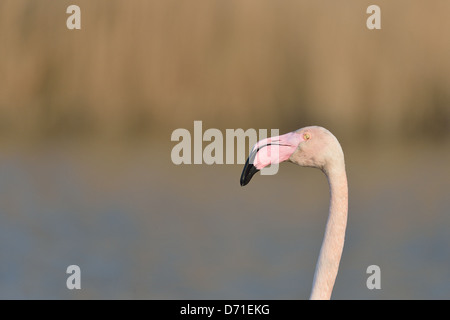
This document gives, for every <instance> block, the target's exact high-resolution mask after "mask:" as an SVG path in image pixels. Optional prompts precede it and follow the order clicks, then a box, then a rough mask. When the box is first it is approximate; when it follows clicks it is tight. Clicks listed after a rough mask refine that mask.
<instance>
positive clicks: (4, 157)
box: [0, 143, 450, 299]
mask: <svg viewBox="0 0 450 320" xmlns="http://www.w3.org/2000/svg"><path fill="white" fill-rule="evenodd" d="M170 148H171V146H168V145H167V146H166V145H158V144H156V143H149V144H145V145H140V146H132V147H130V146H122V147H117V146H115V147H104V146H100V147H99V146H92V147H86V146H83V147H62V146H58V147H55V146H46V147H39V148H35V149H34V150H35V151H30V150H29V149H27V151H24V150H19V149H18V148H9V149H8V148H5V149H4V150H3V151H4V152H2V153H1V154H0V261H1V264H0V283H1V286H0V298H3V299H16V298H19V299H24V298H27V299H29V298H31V299H40V298H44V299H47V298H52V299H53V298H57V299H59V298H64V299H66V298H67V299H72V298H100V299H109V298H125V299H128V298H133V299H141V298H142V299H147V298H150V299H160V298H173V299H306V298H308V297H309V291H310V288H311V283H312V278H313V273H314V267H315V263H316V259H317V256H318V251H319V249H320V245H321V240H322V236H323V231H324V227H325V221H326V218H327V210H328V197H329V195H328V185H327V182H326V179H325V177H324V176H323V174H322V173H321V172H320V171H319V170H315V169H310V168H299V167H297V166H295V165H292V164H282V165H281V166H280V171H279V173H278V174H277V175H275V176H260V175H257V176H255V177H254V178H253V180H252V181H251V183H250V184H249V185H248V186H246V187H244V188H243V187H240V186H239V182H238V180H239V177H240V174H241V170H242V167H241V166H240V165H212V166H207V165H181V166H175V165H173V164H172V163H171V161H170ZM344 149H345V148H344ZM448 150H449V148H448V146H445V147H443V146H440V147H431V146H426V145H421V146H413V147H411V148H402V149H400V148H398V147H377V148H373V149H372V148H364V149H363V148H347V149H346V150H345V152H346V159H347V171H348V176H349V184H350V203H349V208H350V209H349V223H348V229H347V237H346V245H345V249H344V254H343V258H342V262H341V266H340V271H339V275H338V278H337V281H336V285H335V290H334V293H333V298H335V299H347V298H348V299H381V298H386V299H406V298H411V299H448V298H450V276H449V272H450V247H449V243H450V233H449V232H448V231H449V226H450V215H449V212H450V200H449V197H448V190H450V179H449V178H450V172H449V168H448V164H449V163H450V152H449V151H448ZM72 264H76V265H79V266H80V268H81V286H82V289H81V290H73V291H71V290H68V289H67V288H66V279H67V277H68V274H66V268H67V266H69V265H72ZM372 264H376V265H379V266H380V268H381V290H368V289H367V287H366V280H367V277H368V275H367V274H366V269H367V267H368V266H369V265H372Z"/></svg>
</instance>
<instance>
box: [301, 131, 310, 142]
mask: <svg viewBox="0 0 450 320" xmlns="http://www.w3.org/2000/svg"><path fill="white" fill-rule="evenodd" d="M303 139H305V140H309V139H311V135H310V134H309V132H305V133H304V134H303Z"/></svg>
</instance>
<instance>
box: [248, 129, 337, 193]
mask: <svg viewBox="0 0 450 320" xmlns="http://www.w3.org/2000/svg"><path fill="white" fill-rule="evenodd" d="M285 161H289V162H293V163H295V164H298V165H300V166H302V167H314V168H319V169H321V170H322V171H324V172H325V173H328V172H329V171H330V170H331V169H332V167H334V166H335V165H336V164H342V165H343V164H344V153H343V151H342V148H341V146H340V144H339V142H338V140H337V139H336V137H335V136H334V135H333V134H332V133H331V132H330V131H328V130H327V129H325V128H322V127H318V126H311V127H305V128H301V129H298V130H296V131H293V132H289V133H287V134H284V135H281V136H277V137H270V138H267V139H263V140H261V141H258V142H257V143H256V144H255V146H254V147H253V149H252V151H251V152H250V155H249V157H248V159H247V161H246V163H245V166H244V170H243V171H242V175H241V181H240V182H241V186H245V185H247V184H248V183H249V182H250V180H251V179H252V177H253V175H254V174H255V173H257V172H258V171H260V170H261V169H262V168H265V167H267V166H268V165H271V164H277V163H281V162H285Z"/></svg>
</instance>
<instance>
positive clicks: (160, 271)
mask: <svg viewBox="0 0 450 320" xmlns="http://www.w3.org/2000/svg"><path fill="white" fill-rule="evenodd" d="M71 4H76V5H78V6H80V8H81V28H82V29H81V30H68V29H67V28H66V19H67V17H68V16H69V15H68V14H66V8H67V7H68V6H69V5H71ZM372 4H377V5H379V6H380V7H381V20H382V21H381V25H382V29H381V30H374V31H370V30H368V29H367V28H366V19H367V17H368V16H369V15H368V14H366V8H367V7H368V6H369V5H372ZM449 14H450V2H449V1H447V0H431V1H423V0H397V1H387V0H376V1H347V0H345V1H331V0H329V1H312V0H308V1H300V0H295V1H294V0H282V1H275V0H273V1H272V0H258V1H256V0H255V1H252V0H239V1H238V0H227V1H225V0H224V1H221V0H194V1H180V0H159V1H153V0H148V1H144V0H130V1H125V0H95V1H93V0H76V1H66V0H58V1H53V0H1V1H0V147H1V148H0V298H177V299H276V298H284V299H297V298H307V297H308V294H309V290H310V286H311V283H312V277H313V272H314V266H315V262H316V259H317V256H318V251H319V249H320V244H321V239H322V236H323V230H324V225H325V220H326V212H327V210H328V200H329V199H328V185H327V183H326V180H325V179H324V178H323V176H322V174H321V173H320V172H319V171H314V170H310V169H300V168H297V167H295V166H292V165H284V164H283V165H282V166H281V167H280V172H279V173H278V174H277V175H276V176H269V177H260V176H257V177H255V178H253V179H254V180H255V181H252V182H251V183H250V185H249V186H246V187H245V188H241V187H240V186H239V184H238V180H239V177H240V174H241V170H242V166H241V165H222V166H220V165H212V166H207V165H195V166H194V165H192V166H189V165H181V166H175V165H174V164H173V163H172V162H171V160H170V151H171V148H172V147H173V146H174V145H175V142H171V141H170V136H171V133H172V132H173V130H175V129H177V128H186V129H188V130H190V131H191V133H192V134H193V121H194V120H202V121H203V130H206V129H207V128H219V129H225V128H230V129H236V128H244V129H247V128H255V129H266V128H267V129H272V128H274V129H279V130H280V133H285V132H289V131H292V130H295V129H298V128H300V127H302V126H305V125H311V124H317V125H321V126H324V127H327V128H328V129H330V130H331V131H332V132H333V133H334V134H335V135H336V136H337V137H338V138H339V140H340V141H341V143H342V145H343V147H344V150H345V154H346V162H347V172H348V176H349V181H350V203H349V224H348V232H347V238H346V239H347V242H346V247H345V250H344V255H343V259H342V263H341V269H340V273H339V275H338V279H337V282H336V287H335V291H334V295H333V297H334V298H358V299H374V298H394V299H395V298H420V299H428V298H438V299H442V298H444V299H447V298H449V297H450V281H449V270H450V249H449V248H450V247H449V246H448V243H449V242H450V234H449V232H448V230H449V227H450V217H449V214H448V212H449V211H450V203H449V200H448V190H450V172H449V169H448V163H449V162H450V152H449V151H450V148H449V139H448V138H449V136H450V59H449V58H450V19H449ZM91 142H92V143H91ZM135 142H139V143H135ZM204 144H206V143H204ZM72 146H73V147H72ZM71 264H77V265H79V266H80V268H81V270H82V290H77V291H70V290H68V289H67V288H66V286H65V284H66V279H67V277H68V275H67V274H66V273H65V270H66V268H67V266H69V265H71ZM372 264H377V265H379V266H380V267H381V271H382V278H381V279H382V289H381V290H368V289H367V287H366V279H367V276H368V275H367V274H366V268H367V266H369V265H372Z"/></svg>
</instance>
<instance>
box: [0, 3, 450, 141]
mask: <svg viewBox="0 0 450 320" xmlns="http://www.w3.org/2000/svg"><path fill="white" fill-rule="evenodd" d="M69 4H72V2H70V1H57V2H55V1H51V0H39V1H24V0H18V1H12V0H3V1H2V2H1V3H0V38H1V46H2V48H1V52H0V74H1V75H2V76H1V78H0V81H1V82H0V133H1V136H2V137H16V136H21V137H30V136H33V137H35V136H36V135H38V136H41V137H44V138H52V137H55V136H67V135H86V134H88V135H90V136H96V135H104V134H106V135H115V136H116V135H119V136H128V135H130V134H131V135H132V136H133V137H135V136H136V134H137V135H142V134H158V133H160V132H163V133H164V134H163V136H164V137H167V134H168V133H170V132H171V131H172V130H173V129H174V128H177V127H190V126H191V124H192V121H193V120H203V121H204V122H205V124H206V125H207V126H209V127H218V128H221V127H223V128H238V127H243V128H248V127H253V128H281V129H285V130H283V131H287V130H292V129H294V128H297V127H299V126H302V125H306V124H311V123H320V124H322V125H323V126H327V127H331V128H332V129H334V131H338V132H337V133H338V134H340V135H342V134H346V135H348V137H349V138H350V140H352V138H353V137H362V138H363V139H364V141H366V139H376V138H378V137H382V138H383V139H384V138H385V137H389V138H390V139H392V138H394V137H395V138H396V137H399V138H417V137H420V138H423V137H426V138H427V139H433V140H434V139H436V138H443V137H447V136H448V133H449V132H450V130H449V124H450V91H449V88H450V59H449V57H450V37H449V36H448V30H449V29H450V20H449V19H448V12H449V10H450V3H448V1H431V2H430V3H428V4H427V5H424V4H423V2H421V1H406V0H404V1H396V2H394V3H392V2H390V1H377V4H378V5H380V6H381V7H382V30H378V31H370V30H368V29H367V28H366V26H365V23H366V19H367V17H368V16H369V15H367V14H366V13H365V11H366V8H367V7H368V6H369V5H370V4H372V2H369V1H358V3H352V2H350V1H340V2H332V1H326V2H321V3H320V4H315V3H313V2H311V1H258V2H255V1H208V0H196V1H189V2H181V1H176V0H175V1H173V0H168V1H142V0H141V1H138V0H136V1H128V2H125V1H117V0H108V1H106V0H97V1H83V0H80V1H77V5H79V6H80V7H81V9H82V30H80V31H69V30H68V29H67V28H66V27H65V21H66V19H67V17H68V15H67V14H65V10H66V8H67V6H68V5H69Z"/></svg>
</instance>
